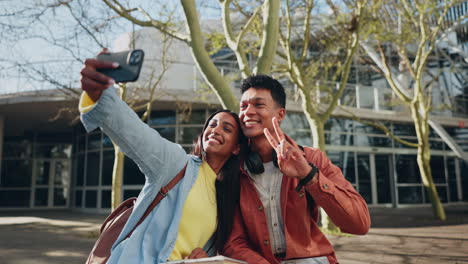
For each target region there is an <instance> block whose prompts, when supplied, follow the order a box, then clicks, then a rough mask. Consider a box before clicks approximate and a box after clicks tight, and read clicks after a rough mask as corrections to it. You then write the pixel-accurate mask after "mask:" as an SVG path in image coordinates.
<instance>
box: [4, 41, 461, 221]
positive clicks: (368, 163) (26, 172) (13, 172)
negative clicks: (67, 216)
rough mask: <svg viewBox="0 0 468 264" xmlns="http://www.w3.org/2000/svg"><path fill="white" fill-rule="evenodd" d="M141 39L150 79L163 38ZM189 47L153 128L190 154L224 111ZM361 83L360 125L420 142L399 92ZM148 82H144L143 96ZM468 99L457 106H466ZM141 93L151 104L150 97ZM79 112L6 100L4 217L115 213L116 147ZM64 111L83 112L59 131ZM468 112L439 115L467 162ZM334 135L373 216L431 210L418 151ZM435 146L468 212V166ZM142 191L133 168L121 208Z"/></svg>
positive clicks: (303, 125) (293, 132)
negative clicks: (397, 101) (385, 210)
mask: <svg viewBox="0 0 468 264" xmlns="http://www.w3.org/2000/svg"><path fill="white" fill-rule="evenodd" d="M140 37H141V39H140V42H139V43H140V44H139V47H140V48H142V49H144V50H145V51H147V54H146V58H145V60H146V61H145V66H144V69H143V72H142V74H141V76H149V75H150V73H151V72H152V70H154V69H157V68H158V67H159V66H158V65H159V64H160V63H159V60H158V54H160V52H161V51H158V50H154V49H153V48H152V47H154V46H157V45H154V43H155V42H156V41H158V39H157V34H154V32H153V33H152V34H149V33H148V32H146V33H145V32H143V33H142V34H141V36H140ZM153 38H155V39H153ZM117 43H119V44H118V45H117V46H116V48H115V49H124V48H125V47H126V45H127V44H126V43H128V36H123V37H122V38H121V39H119V40H118V42H117ZM183 45H184V44H182V43H174V44H173V46H171V52H172V53H171V54H170V56H171V58H172V61H173V62H172V65H171V66H170V69H169V71H168V72H167V74H166V75H165V76H164V82H163V83H162V85H161V86H162V88H161V89H160V90H159V91H158V94H159V95H160V96H159V99H158V100H157V102H155V103H154V104H153V111H152V112H151V115H150V117H149V119H148V120H147V121H146V122H147V123H148V125H149V126H151V127H152V128H154V129H156V130H157V131H158V132H159V133H160V134H161V135H162V136H163V137H165V138H167V139H168V140H170V141H173V142H176V143H178V144H180V145H181V146H182V147H183V148H184V149H186V150H187V151H190V149H191V146H192V140H193V139H195V138H196V136H197V135H198V133H200V131H201V129H202V127H203V123H204V121H205V120H206V118H207V117H208V116H209V114H210V113H212V112H213V111H215V110H217V109H219V107H220V106H219V104H218V103H217V101H216V98H215V97H214V96H213V95H210V94H206V92H205V90H206V89H205V87H204V86H203V84H202V81H201V77H200V74H199V73H198V72H197V69H196V67H195V64H194V62H193V60H192V57H191V54H190V52H189V50H188V49H187V48H186V47H184V46H183ZM230 61H232V60H231V59H230V58H229V55H227V56H226V55H224V56H223V59H222V60H221V59H220V60H219V61H218V66H219V67H221V68H223V72H226V73H228V72H233V70H232V67H229V66H230V63H229V62H230ZM353 76H354V77H353V78H351V80H350V84H349V87H348V88H347V90H346V92H345V94H344V95H343V97H342V98H341V100H340V101H341V103H342V104H343V105H345V107H346V108H347V109H348V110H349V111H352V112H353V113H355V114H356V115H357V116H359V117H362V118H365V119H368V120H375V121H379V122H383V123H384V124H385V125H386V127H388V128H389V129H390V130H391V132H392V133H393V134H394V135H396V136H399V137H401V138H403V139H406V140H409V141H413V142H415V141H416V134H415V130H414V127H413V124H412V122H411V119H410V116H409V114H408V112H407V111H406V110H405V109H404V108H401V107H400V106H398V105H396V106H395V105H391V104H390V103H389V102H390V99H391V98H393V96H392V91H391V90H390V89H389V88H388V86H387V85H386V84H385V82H384V80H383V79H381V78H376V77H375V76H373V75H372V73H370V72H369V71H367V70H366V69H365V68H362V67H361V66H360V65H355V66H354V67H353ZM446 77H447V78H446V79H447V80H449V79H451V78H452V77H451V76H448V75H447V76H446ZM453 79H455V78H453ZM144 82H145V77H142V78H141V80H140V81H139V82H137V83H136V84H135V87H136V86H138V85H139V84H140V85H141V84H142V83H144ZM454 82H458V81H456V80H455V81H454ZM234 83H235V82H234ZM451 84H453V83H451ZM457 84H458V83H457ZM233 86H235V85H233ZM285 86H286V88H287V92H288V95H289V98H290V100H289V101H288V103H287V105H288V108H287V109H288V114H287V117H286V119H285V120H284V121H283V122H282V124H281V126H282V128H283V129H284V130H285V131H286V132H287V133H288V134H289V135H290V136H291V137H292V138H293V139H295V140H296V141H297V142H298V143H299V144H302V145H309V146H310V145H311V143H312V140H311V134H310V130H309V125H308V122H307V120H306V118H305V116H304V115H303V114H302V112H301V108H300V101H294V100H293V99H294V97H295V96H294V93H295V91H294V88H293V86H292V85H290V84H288V83H287V82H285ZM132 89H133V88H132ZM467 89H468V88H466V87H465V90H463V91H462V92H461V93H455V94H453V95H452V96H451V98H452V97H455V98H465V97H466V96H467V92H468V91H467ZM132 91H133V90H132ZM134 91H136V92H135V93H138V94H139V95H140V96H141V97H142V98H144V96H145V95H146V94H145V93H147V91H145V90H138V91H137V90H136V89H134ZM233 91H234V93H235V94H236V95H237V96H240V92H239V89H238V88H236V87H234V88H233ZM435 100H437V101H436V102H440V101H443V100H444V97H443V96H442V97H440V96H438V95H436V96H435ZM461 102H464V103H466V102H465V101H463V100H461ZM77 104H78V102H77V99H76V98H75V99H69V98H66V97H63V96H60V93H59V92H57V91H55V90H50V91H39V92H34V93H32V92H31V93H25V92H22V93H16V94H8V95H0V149H1V152H0V161H1V162H0V210H14V209H26V208H27V209H46V208H47V209H51V208H59V209H63V208H72V209H77V210H85V211H92V212H107V211H109V210H110V207H111V185H112V169H113V161H114V149H113V145H112V142H111V140H110V139H109V138H108V137H107V136H106V135H105V134H103V133H102V132H101V131H100V130H95V131H92V132H91V133H85V131H84V129H83V127H82V125H81V124H80V122H79V121H78V120H77V116H78V112H77V110H76V107H77ZM458 106H460V105H459V104H458ZM62 109H74V111H71V112H69V114H68V115H62V116H60V117H59V118H56V119H54V120H53V121H51V118H52V117H53V116H55V115H56V114H57V112H58V111H59V110H62ZM467 110H468V109H466V108H464V107H463V105H462V106H461V107H459V109H458V108H457V109H441V110H438V111H434V115H433V116H432V119H433V120H435V121H436V122H437V123H438V124H440V126H442V127H443V128H444V129H445V131H446V132H447V133H448V134H449V135H450V137H451V139H453V140H454V142H456V144H457V145H458V146H460V147H461V148H462V149H463V150H464V151H465V152H468V114H467V113H468V111H467ZM137 112H138V111H137ZM138 113H140V112H138ZM140 114H141V113H140ZM325 133H326V151H327V154H328V156H329V157H330V159H331V160H332V161H333V162H334V163H335V164H336V165H337V166H339V167H340V168H341V169H342V171H343V173H344V175H345V177H346V178H347V179H348V180H349V181H350V182H351V183H352V184H353V185H354V187H355V188H356V189H357V190H358V192H359V193H360V194H361V195H362V196H363V197H364V198H365V199H366V201H367V202H368V204H369V205H370V206H394V207H397V206H411V205H424V204H429V203H430V202H429V200H428V197H427V195H426V193H425V190H424V187H423V184H422V182H421V178H420V175H419V170H418V166H417V163H416V154H417V153H416V149H414V148H410V147H407V146H405V145H403V144H401V143H398V142H396V141H393V140H391V139H390V138H389V137H388V136H386V135H385V134H384V133H383V132H382V131H380V130H378V129H375V128H374V127H372V126H369V125H366V124H363V123H360V122H357V121H353V120H351V119H345V118H331V119H330V120H329V121H328V122H327V124H326V126H325ZM430 143H431V150H432V151H431V153H432V157H431V168H432V172H433V177H434V181H435V183H436V186H437V190H438V192H439V195H440V198H441V200H442V202H443V203H444V204H450V203H465V202H468V161H466V160H463V159H462V158H460V157H459V156H457V153H455V152H454V151H453V150H452V149H451V147H450V146H449V145H448V144H447V141H446V139H443V138H441V137H440V136H439V135H438V133H436V132H435V131H433V132H432V134H431V138H430ZM143 184H144V177H143V175H142V174H141V172H140V171H139V169H138V167H137V166H136V165H135V164H134V163H133V162H132V161H131V160H129V159H128V158H125V164H124V179H123V192H122V193H123V197H122V198H123V199H126V198H128V197H132V196H136V195H138V193H139V191H140V190H141V188H142V187H143Z"/></svg>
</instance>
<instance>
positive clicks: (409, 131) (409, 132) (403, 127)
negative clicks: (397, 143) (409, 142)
mask: <svg viewBox="0 0 468 264" xmlns="http://www.w3.org/2000/svg"><path fill="white" fill-rule="evenodd" d="M393 134H394V135H396V136H413V137H415V136H416V130H415V129H414V125H413V124H398V123H394V124H393Z"/></svg>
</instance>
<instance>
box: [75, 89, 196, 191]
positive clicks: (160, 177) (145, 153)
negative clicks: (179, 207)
mask: <svg viewBox="0 0 468 264" xmlns="http://www.w3.org/2000/svg"><path fill="white" fill-rule="evenodd" d="M81 121H82V123H83V125H84V127H85V128H86V131H88V132H90V131H92V130H94V129H96V128H97V127H100V128H101V130H102V131H103V132H104V133H105V134H106V135H107V136H109V137H110V138H111V139H112V141H113V142H114V143H115V144H116V145H118V146H119V147H120V148H121V150H122V151H123V153H125V155H127V156H128V157H130V158H131V159H132V160H133V161H134V162H135V163H136V164H137V165H138V167H139V168H140V170H141V171H142V172H143V174H144V175H145V177H146V181H147V184H153V183H155V184H160V185H161V186H163V184H166V183H168V182H169V181H170V179H172V177H173V176H175V175H176V174H177V173H178V172H179V171H180V170H181V169H182V168H183V167H184V165H185V164H186V163H187V161H188V155H187V154H186V153H185V150H184V149H183V148H182V147H181V146H180V145H178V144H175V143H173V142H170V141H168V140H166V139H164V138H163V137H161V135H159V133H158V132H157V131H156V130H154V129H152V128H151V127H149V126H148V125H147V124H146V123H144V122H143V121H141V119H140V118H139V117H138V116H137V115H136V113H135V112H134V111H133V110H132V109H130V107H129V106H128V105H127V104H126V103H125V102H124V101H122V100H121V99H120V98H119V97H118V96H117V92H116V89H115V88H114V87H110V88H109V89H106V90H104V92H103V94H102V95H101V98H100V99H99V101H98V102H97V103H96V105H95V106H94V108H93V109H92V110H90V111H88V112H86V113H82V114H81Z"/></svg>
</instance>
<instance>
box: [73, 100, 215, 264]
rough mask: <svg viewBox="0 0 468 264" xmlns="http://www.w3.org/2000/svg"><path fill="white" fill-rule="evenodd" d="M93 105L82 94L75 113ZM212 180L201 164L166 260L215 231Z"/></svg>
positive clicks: (186, 252) (212, 175)
mask: <svg viewBox="0 0 468 264" xmlns="http://www.w3.org/2000/svg"><path fill="white" fill-rule="evenodd" d="M95 104H96V102H94V101H93V100H92V99H91V98H90V97H89V96H88V94H87V93H86V92H83V94H82V95H81V98H80V103H79V110H80V112H81V113H86V112H88V111H90V110H91V109H93V107H94V106H95ZM215 181H216V173H215V172H214V171H213V169H211V167H210V165H208V163H207V162H206V161H204V162H203V163H202V165H201V166H200V171H199V172H198V177H197V179H196V181H195V183H194V184H193V187H192V189H191V190H190V192H189V193H188V196H187V200H186V201H185V204H184V208H183V209H182V216H181V219H180V225H179V232H178V234H177V240H176V244H175V246H174V250H173V251H172V253H171V255H170V256H169V260H179V259H184V258H185V257H187V256H189V255H190V253H192V250H194V249H195V248H197V247H199V248H203V246H204V245H205V244H206V242H208V240H209V239H210V237H211V236H212V235H213V233H214V232H215V231H216V225H217V219H218V211H217V206H216V187H215Z"/></svg>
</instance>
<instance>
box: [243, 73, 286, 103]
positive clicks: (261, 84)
mask: <svg viewBox="0 0 468 264" xmlns="http://www.w3.org/2000/svg"><path fill="white" fill-rule="evenodd" d="M250 88H255V89H266V90H269V91H270V93H271V97H272V98H273V100H274V101H275V102H276V103H277V104H278V105H279V106H281V107H282V108H286V93H285V92H284V87H283V85H282V84H281V83H280V82H278V80H276V79H273V78H272V77H271V76H268V75H264V74H258V75H252V76H250V77H248V78H247V79H244V80H242V84H241V94H243V93H244V92H245V91H247V90H248V89H250Z"/></svg>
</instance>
